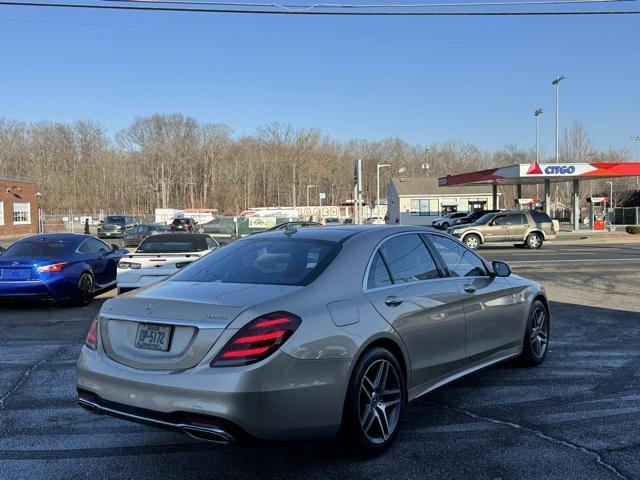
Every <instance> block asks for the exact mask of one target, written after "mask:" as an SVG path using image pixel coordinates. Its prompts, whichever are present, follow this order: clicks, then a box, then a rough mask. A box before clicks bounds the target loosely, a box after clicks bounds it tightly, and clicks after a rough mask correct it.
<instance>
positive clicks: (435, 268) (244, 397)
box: [77, 226, 550, 454]
mask: <svg viewBox="0 0 640 480" xmlns="http://www.w3.org/2000/svg"><path fill="white" fill-rule="evenodd" d="M514 298H517V301H514ZM549 322H550V312H549V306H548V302H547V298H546V295H545V292H544V290H543V289H542V288H541V287H540V285H538V284H537V283H535V282H532V281H529V280H526V279H524V278H521V277H519V276H516V275H511V270H510V268H509V266H508V265H507V264H506V263H503V262H498V261H494V262H493V263H488V262H486V261H485V260H483V259H482V258H481V257H479V256H478V255H476V254H475V253H474V252H472V251H471V250H469V249H468V248H467V247H466V246H464V245H463V244H462V243H460V242H458V241H457V240H455V239H453V238H452V237H450V236H448V235H446V234H444V233H440V232H435V231H434V230H433V229H430V228H421V227H409V226H389V227H387V228H380V227H378V226H357V227H355V226H354V227H323V228H302V229H299V230H296V231H295V232H294V233H286V232H278V231H276V232H269V233H264V234H262V235H253V236H248V237H245V238H242V239H240V240H237V241H236V242H234V243H231V244H229V245H227V246H225V247H223V248H221V249H219V250H216V251H214V252H212V253H211V254H209V255H207V256H206V257H204V258H202V259H200V260H198V261H197V262H195V263H193V264H192V265H189V266H187V267H185V268H184V269H183V270H181V271H179V272H178V273H176V274H175V275H174V276H172V277H170V278H169V279H167V280H166V281H163V282H161V283H158V284H155V285H152V286H150V287H147V288H144V289H141V290H137V291H134V292H130V293H128V294H127V295H124V296H118V297H114V298H110V299H108V300H107V301H106V302H105V303H104V305H103V307H102V310H101V311H100V313H99V315H98V316H97V319H96V320H94V322H93V324H92V325H91V327H90V330H89V334H88V335H87V338H86V341H85V346H84V347H83V348H82V352H81V354H80V359H79V361H78V375H77V390H78V396H79V403H80V405H81V406H83V407H85V408H87V409H88V410H90V411H92V412H95V413H106V414H110V415H114V416H117V417H120V418H125V419H131V420H135V421H141V422H144V423H147V424H151V425H157V426H162V427H169V428H175V429H177V430H182V431H184V432H187V433H189V434H190V435H191V436H194V437H196V438H199V439H204V440H209V441H215V442H219V443H230V442H233V441H234V440H236V439H240V438H243V437H245V436H249V437H257V438H261V439H274V440H281V439H290V438H296V439H300V438H305V437H327V438H330V437H333V436H335V435H337V434H338V432H341V434H342V435H343V437H344V438H345V439H346V440H347V441H346V443H347V445H350V446H352V447H353V448H356V449H358V450H360V451H362V452H364V453H367V454H378V453H381V452H383V451H384V450H385V449H386V448H387V447H389V445H390V444H391V443H392V442H393V440H394V438H395V437H396V435H397V433H398V430H399V428H400V426H401V425H402V422H401V420H400V419H401V415H402V412H403V409H404V408H405V406H406V403H407V401H410V400H413V399H415V398H417V397H420V396H421V395H424V394H425V393H427V392H429V391H431V390H433V389H435V388H438V387H439V386H441V385H444V384H446V383H448V382H450V381H453V380H456V379H458V378H459V377H461V376H463V375H466V374H469V373H472V372H476V371H477V370H479V369H480V368H484V367H487V366H489V365H493V364H495V363H498V362H502V361H504V360H507V359H510V358H515V357H519V358H520V360H521V361H522V363H523V364H526V365H537V364H539V363H541V362H542V361H543V360H544V358H545V355H546V352H547V345H548V341H549ZM505 375H510V373H509V372H506V373H505ZM518 378H520V377H518ZM310 412H312V413H310ZM407 421H409V419H407Z"/></svg>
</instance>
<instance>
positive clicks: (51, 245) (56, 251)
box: [4, 240, 69, 258]
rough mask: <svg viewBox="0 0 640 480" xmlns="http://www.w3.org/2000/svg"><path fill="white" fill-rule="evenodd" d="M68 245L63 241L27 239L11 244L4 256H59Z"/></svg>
mask: <svg viewBox="0 0 640 480" xmlns="http://www.w3.org/2000/svg"><path fill="white" fill-rule="evenodd" d="M67 245H69V243H68V242H64V241H49V240H27V241H22V242H18V243H14V244H13V245H11V246H10V247H9V248H8V249H7V251H6V252H5V253H4V256H5V257H9V256H12V257H53V258H55V257H59V256H60V255H61V254H62V252H63V251H64V249H65V248H67Z"/></svg>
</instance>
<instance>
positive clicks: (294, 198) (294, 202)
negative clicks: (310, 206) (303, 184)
mask: <svg viewBox="0 0 640 480" xmlns="http://www.w3.org/2000/svg"><path fill="white" fill-rule="evenodd" d="M292 186H293V208H296V164H295V163H294V164H293V185H292Z"/></svg>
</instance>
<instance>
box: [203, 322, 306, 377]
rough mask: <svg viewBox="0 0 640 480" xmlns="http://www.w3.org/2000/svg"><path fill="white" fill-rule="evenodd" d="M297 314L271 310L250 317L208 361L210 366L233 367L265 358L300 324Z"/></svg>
mask: <svg viewBox="0 0 640 480" xmlns="http://www.w3.org/2000/svg"><path fill="white" fill-rule="evenodd" d="M300 323H301V320H300V317H297V316H296V315H293V314H291V313H287V312H275V313H270V314H268V315H264V316H262V317H259V318H256V319H255V320H252V321H251V322H249V323H248V324H247V325H245V326H244V327H242V328H241V329H240V330H238V332H237V333H236V334H235V335H234V336H233V337H232V338H231V340H229V341H228V342H227V344H226V345H225V346H224V347H223V348H222V350H221V351H220V353H218V355H216V358H214V359H213V361H212V362H211V366H212V367H237V366H240V365H249V364H252V363H256V362H259V361H260V360H263V359H265V358H267V357H268V356H269V355H271V354H272V353H273V352H275V351H276V350H278V348H280V347H281V346H282V344H283V343H284V342H286V341H287V339H288V338H289V337H290V336H291V335H293V332H295V331H296V329H297V328H298V327H299V326H300Z"/></svg>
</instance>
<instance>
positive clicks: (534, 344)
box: [530, 307, 549, 358]
mask: <svg viewBox="0 0 640 480" xmlns="http://www.w3.org/2000/svg"><path fill="white" fill-rule="evenodd" d="M530 341H531V349H532V350H533V353H534V355H535V356H536V357H537V358H542V357H543V356H544V354H545V352H546V351H547V343H548V341H549V331H548V322H547V312H546V311H545V310H544V308H543V307H538V308H536V309H535V310H534V311H533V317H532V319H531V336H530Z"/></svg>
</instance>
